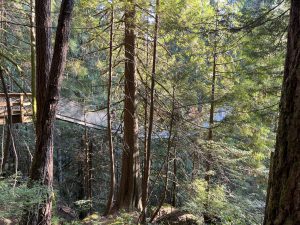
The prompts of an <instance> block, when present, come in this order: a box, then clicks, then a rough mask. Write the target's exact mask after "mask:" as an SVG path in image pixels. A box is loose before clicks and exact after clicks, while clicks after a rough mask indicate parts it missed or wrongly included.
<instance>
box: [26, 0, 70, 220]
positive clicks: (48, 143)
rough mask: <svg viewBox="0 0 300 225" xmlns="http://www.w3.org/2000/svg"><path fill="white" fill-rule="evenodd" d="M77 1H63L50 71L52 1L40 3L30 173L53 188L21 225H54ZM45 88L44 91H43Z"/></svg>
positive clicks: (37, 4)
mask: <svg viewBox="0 0 300 225" xmlns="http://www.w3.org/2000/svg"><path fill="white" fill-rule="evenodd" d="M73 6H74V0H63V1H62V4H61V9H60V14H59V19H58V26H57V30H56V37H55V45H54V52H53V58H52V63H51V68H50V72H48V71H49V70H48V69H49V65H50V42H51V38H50V26H49V25H50V22H51V19H50V1H49V0H41V1H37V2H36V15H37V16H36V24H37V29H36V34H37V46H36V51H37V54H36V55H37V69H36V72H37V103H38V111H37V124H36V135H37V140H36V149H35V154H34V157H33V162H32V166H31V171H30V184H31V183H32V182H33V181H37V182H39V183H41V184H42V185H45V187H47V188H48V189H49V192H50V193H49V195H48V196H47V198H46V200H45V203H44V204H42V205H40V206H39V208H38V213H35V212H29V213H27V214H26V215H25V216H24V217H23V221H22V222H21V224H30V225H36V224H39V225H50V224H51V209H52V193H51V192H52V183H53V130H54V120H55V114H56V107H57V103H58V100H59V92H60V87H61V79H62V75H63V71H64V68H65V62H66V55H67V49H68V40H69V34H70V22H71V14H72V10H73ZM43 88H44V89H43Z"/></svg>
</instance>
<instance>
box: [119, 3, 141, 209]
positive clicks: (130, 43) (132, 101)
mask: <svg viewBox="0 0 300 225" xmlns="http://www.w3.org/2000/svg"><path fill="white" fill-rule="evenodd" d="M135 4H136V3H135V0H128V1H126V2H125V40H124V46H125V103H124V140H123V154H122V171H121V181H120V188H119V195H118V202H117V205H116V206H117V207H116V208H117V209H120V208H123V209H126V210H134V209H135V208H141V195H140V163H139V150H138V142H137V137H138V121H137V119H138V118H137V105H136V65H135V64H136V60H135V57H136V56H135V14H136V13H135V7H136V6H135Z"/></svg>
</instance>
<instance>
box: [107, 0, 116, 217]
mask: <svg viewBox="0 0 300 225" xmlns="http://www.w3.org/2000/svg"><path fill="white" fill-rule="evenodd" d="M113 31H114V6H113V2H112V3H111V18H110V35H109V36H110V37H109V71H108V76H109V77H108V88H107V136H108V147H109V158H110V190H109V196H108V201H107V205H106V212H105V215H108V214H109V213H110V212H111V209H112V207H113V201H114V198H115V197H114V192H115V186H116V178H115V154H114V146H113V137H112V130H111V111H110V104H111V86H112V69H113V66H112V54H113Z"/></svg>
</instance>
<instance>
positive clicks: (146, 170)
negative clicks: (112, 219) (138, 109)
mask: <svg viewBox="0 0 300 225" xmlns="http://www.w3.org/2000/svg"><path fill="white" fill-rule="evenodd" d="M158 10H159V0H156V15H155V25H154V37H153V59H152V74H151V87H150V108H149V123H148V134H147V144H146V145H145V147H146V149H145V156H146V158H145V161H144V162H145V163H144V173H143V175H144V176H143V180H142V205H143V214H144V215H143V218H144V219H145V214H146V211H147V209H146V207H147V200H148V192H149V176H150V169H151V141H152V130H153V119H154V89H155V79H156V49H157V47H156V46H157V35H158V21H159V14H158Z"/></svg>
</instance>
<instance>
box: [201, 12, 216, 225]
mask: <svg viewBox="0 0 300 225" xmlns="http://www.w3.org/2000/svg"><path fill="white" fill-rule="evenodd" d="M216 13H217V12H216ZM217 29H218V16H217V14H216V19H215V35H214V46H213V71H212V83H211V96H210V110H209V128H208V137H207V140H208V141H212V140H213V125H214V113H215V85H216V69H217V32H218V31H217ZM210 151H211V149H206V159H205V160H206V168H205V177H204V179H205V181H206V183H207V184H206V185H207V187H206V202H205V208H206V211H208V210H209V204H210V203H209V201H210V200H209V198H210V196H209V195H210V186H211V180H210V178H211V174H210V171H211V164H212V160H213V159H212V154H211V152H210ZM210 220H211V219H210V218H209V215H207V214H206V215H204V221H205V222H206V223H209V222H211V221H210Z"/></svg>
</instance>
